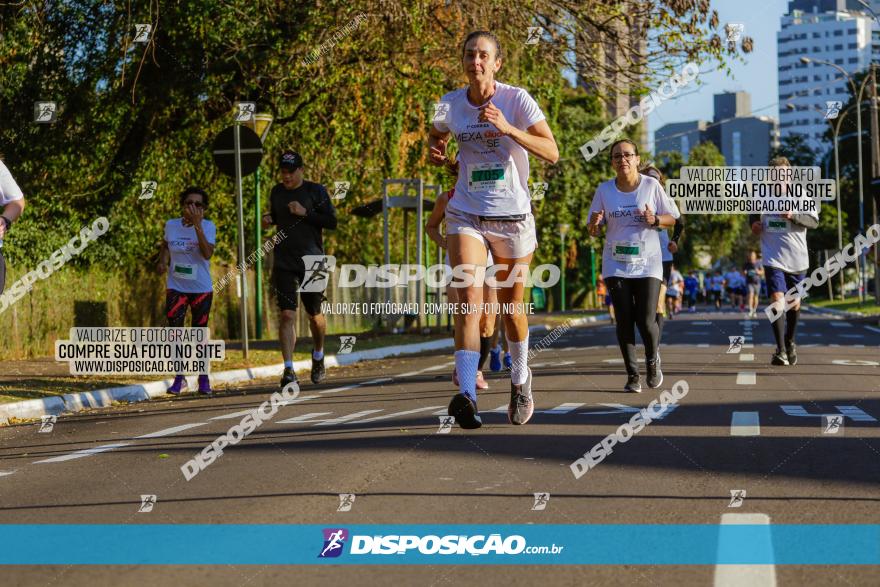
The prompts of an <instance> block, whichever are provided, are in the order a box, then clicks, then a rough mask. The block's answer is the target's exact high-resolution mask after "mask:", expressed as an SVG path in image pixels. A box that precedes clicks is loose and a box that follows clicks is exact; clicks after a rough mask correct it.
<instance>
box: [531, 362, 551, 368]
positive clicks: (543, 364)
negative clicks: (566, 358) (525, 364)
mask: <svg viewBox="0 0 880 587" xmlns="http://www.w3.org/2000/svg"><path fill="white" fill-rule="evenodd" d="M549 364H550V363H532V364H531V365H529V367H534V368H535V369H537V368H538V367H546V366H547V365H549Z"/></svg>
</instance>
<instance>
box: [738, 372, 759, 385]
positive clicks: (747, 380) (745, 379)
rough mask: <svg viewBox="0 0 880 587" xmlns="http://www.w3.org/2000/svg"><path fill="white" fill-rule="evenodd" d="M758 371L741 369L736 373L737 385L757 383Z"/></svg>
mask: <svg viewBox="0 0 880 587" xmlns="http://www.w3.org/2000/svg"><path fill="white" fill-rule="evenodd" d="M757 378H758V376H757V373H755V372H754V371H740V372H739V373H737V374H736V384H737V385H755V383H756V382H757Z"/></svg>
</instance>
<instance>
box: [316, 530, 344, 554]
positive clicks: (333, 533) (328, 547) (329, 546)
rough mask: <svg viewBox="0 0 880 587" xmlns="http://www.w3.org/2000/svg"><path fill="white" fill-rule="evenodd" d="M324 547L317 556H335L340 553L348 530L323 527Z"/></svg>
mask: <svg viewBox="0 0 880 587" xmlns="http://www.w3.org/2000/svg"><path fill="white" fill-rule="evenodd" d="M322 531H323V532H324V548H323V549H322V550H321V553H320V554H319V555H318V558H335V557H337V556H339V555H341V554H342V550H343V547H344V546H345V541H346V540H348V530H346V529H345V528H324V530H322Z"/></svg>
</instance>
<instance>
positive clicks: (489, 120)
mask: <svg viewBox="0 0 880 587" xmlns="http://www.w3.org/2000/svg"><path fill="white" fill-rule="evenodd" d="M501 58H502V51H501V44H500V43H499V42H498V39H497V38H496V37H495V35H493V34H492V33H490V32H487V31H477V32H473V33H471V34H470V35H468V37H467V39H465V42H464V46H463V47H462V68H463V69H464V73H465V75H466V76H467V79H468V85H467V86H466V87H464V88H461V89H458V90H455V91H453V92H449V93H448V94H446V95H445V96H443V98H442V99H441V103H442V104H445V105H446V106H448V110H447V111H446V116H445V120H443V121H436V120H435V122H434V124H433V126H432V128H431V131H430V138H429V148H430V161H431V163H432V164H434V165H443V164H444V163H445V162H446V145H447V143H448V141H449V138H450V135H454V137H455V141H456V143H457V145H458V161H459V163H460V169H459V174H458V182H457V183H456V185H455V197H454V198H453V199H452V200H450V201H449V204H448V206H447V209H446V226H447V241H448V243H449V258H450V261H451V262H452V265H453V266H464V267H465V268H467V270H468V272H469V273H471V274H474V273H476V268H477V267H484V266H485V265H486V255H487V251H491V253H492V257H493V258H494V260H495V263H496V265H501V270H500V271H497V273H496V274H495V278H496V279H497V281H498V283H499V289H498V298H499V302H501V303H502V304H520V305H519V306H515V307H516V308H517V310H516V311H514V312H513V313H508V314H504V326H505V334H506V336H507V342H508V345H509V348H510V354H511V356H512V359H513V365H512V367H511V391H510V402H509V405H508V410H507V414H508V418H509V420H510V422H511V423H513V424H525V423H526V422H527V421H528V420H529V418H531V416H532V413H533V411H534V402H533V400H532V378H531V370H529V368H528V364H527V361H528V345H529V334H528V333H529V331H528V327H529V325H528V319H527V317H526V315H525V313H524V312H523V311H522V305H521V304H522V301H523V291H524V285H525V284H524V283H523V282H524V281H525V279H524V273H525V271H527V270H528V265H529V263H530V262H531V260H532V254H533V253H534V250H535V246H536V237H535V219H534V217H533V216H532V214H531V202H530V199H529V190H528V178H529V153H531V154H532V155H534V156H536V157H539V158H541V159H544V160H545V161H549V162H550V163H555V162H556V161H557V160H558V159H559V149H558V148H557V147H556V141H555V140H554V138H553V133H552V132H550V127H549V126H548V125H547V121H546V120H545V117H544V114H543V113H542V112H541V109H540V107H538V104H537V103H536V102H535V100H534V99H533V98H532V97H531V96H530V95H529V94H528V92H527V91H525V90H524V89H522V88H518V87H515V86H510V85H507V84H504V83H501V82H498V81H496V80H495V74H496V73H497V72H498V71H499V70H500V69H501ZM523 270H525V271H523ZM480 281H481V280H480V279H479V275H477V279H476V280H475V283H474V284H473V285H471V286H469V287H463V288H460V291H459V296H458V298H459V302H460V303H465V304H468V305H469V306H470V307H479V305H480V304H481V303H482V301H483V286H482V283H480ZM453 283H455V282H453ZM479 321H480V312H478V311H477V312H463V313H460V314H458V315H457V316H456V320H455V348H456V352H455V367H456V370H457V372H458V377H459V382H460V387H459V389H460V393H459V394H457V395H456V396H455V397H453V398H452V401H451V402H450V403H449V415H451V416H454V417H455V419H456V421H457V422H458V423H459V425H460V426H461V427H462V428H479V427H480V426H481V425H482V421H481V420H480V417H479V416H478V410H477V395H476V390H475V387H474V383H475V381H476V372H477V365H478V362H479V360H480V353H479V348H480V330H479Z"/></svg>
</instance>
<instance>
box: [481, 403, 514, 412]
mask: <svg viewBox="0 0 880 587" xmlns="http://www.w3.org/2000/svg"><path fill="white" fill-rule="evenodd" d="M507 406H508V404H502V405H500V406H498V407H497V408H495V409H494V410H489V411H488V412H480V413H481V414H482V413H485V414H506V413H507Z"/></svg>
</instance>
